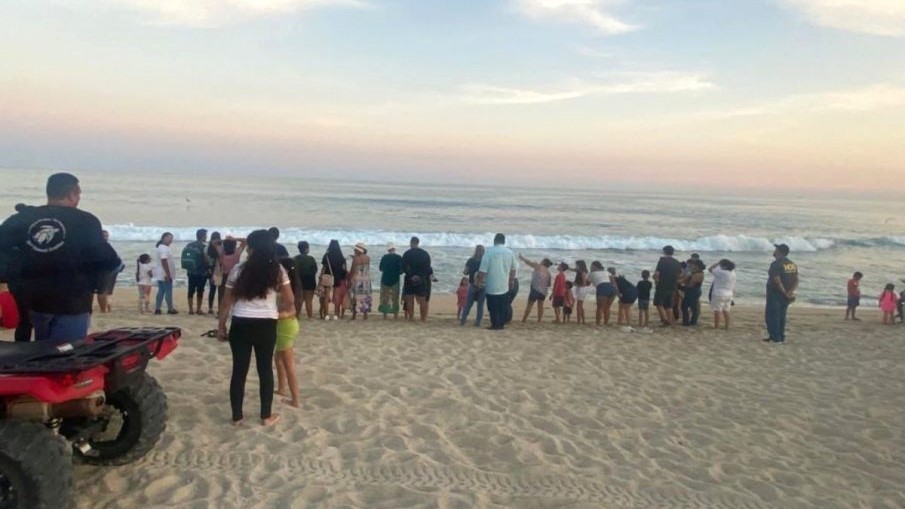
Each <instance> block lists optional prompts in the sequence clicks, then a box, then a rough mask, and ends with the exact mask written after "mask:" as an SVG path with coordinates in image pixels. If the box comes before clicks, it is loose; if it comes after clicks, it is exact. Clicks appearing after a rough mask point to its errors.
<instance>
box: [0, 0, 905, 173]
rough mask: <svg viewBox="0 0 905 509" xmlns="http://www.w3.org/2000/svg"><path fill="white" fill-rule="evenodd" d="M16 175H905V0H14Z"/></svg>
mask: <svg viewBox="0 0 905 509" xmlns="http://www.w3.org/2000/svg"><path fill="white" fill-rule="evenodd" d="M0 168H24V169H31V168H34V169H42V170H43V169H60V170H77V169H86V170H87V169H90V170H104V171H113V170H128V171H139V172H173V173H192V174H194V173H230V174H239V175H242V174H248V175H257V174H280V175H311V176H315V177H320V178H337V179H364V180H388V181H398V180H409V181H418V182H457V183H467V182H481V183H485V184H488V183H489V184H493V183H507V182H518V183H521V184H532V183H534V184H538V183H539V184H544V183H549V184H551V185H552V184H557V185H559V186H560V187H561V186H563V185H566V186H569V185H593V186H598V187H599V186H604V187H607V186H623V185H635V186H638V187H645V186H654V187H656V188H660V189H662V188H663V187H664V186H670V185H676V186H708V187H717V188H720V187H726V188H767V189H769V188H795V189H817V190H820V189H835V190H839V189H849V190H854V191H859V190H865V191H870V190H889V189H891V188H892V189H898V188H901V187H902V183H903V182H905V0H448V1H435V0H4V1H3V2H0Z"/></svg>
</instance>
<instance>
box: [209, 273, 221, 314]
mask: <svg viewBox="0 0 905 509" xmlns="http://www.w3.org/2000/svg"><path fill="white" fill-rule="evenodd" d="M210 286H211V291H210V293H208V294H207V309H214V301H215V300H216V301H217V306H218V307H219V306H220V301H221V300H223V285H218V284H216V283H214V280H213V279H211V281H210ZM218 295H219V296H220V297H219V298H217V296H218Z"/></svg>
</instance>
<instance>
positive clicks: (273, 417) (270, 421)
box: [261, 415, 280, 426]
mask: <svg viewBox="0 0 905 509" xmlns="http://www.w3.org/2000/svg"><path fill="white" fill-rule="evenodd" d="M278 422H280V416H279V415H271V416H270V417H268V418H266V419H261V426H273V425H274V424H276V423H278Z"/></svg>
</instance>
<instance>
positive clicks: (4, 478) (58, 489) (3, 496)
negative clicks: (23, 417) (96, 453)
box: [0, 420, 72, 509]
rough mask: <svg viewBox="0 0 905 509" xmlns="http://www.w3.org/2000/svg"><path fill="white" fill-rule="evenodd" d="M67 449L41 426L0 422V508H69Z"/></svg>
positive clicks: (59, 438) (69, 462)
mask: <svg viewBox="0 0 905 509" xmlns="http://www.w3.org/2000/svg"><path fill="white" fill-rule="evenodd" d="M71 449H72V448H71V447H70V446H69V443H68V442H66V440H64V439H63V438H62V437H61V436H59V435H57V434H55V433H53V432H52V431H50V430H49V429H47V427H45V426H43V425H41V424H36V423H32V422H25V421H14V420H0V508H2V509H59V508H64V507H69V492H70V490H71V489H72V456H71V454H70V451H71Z"/></svg>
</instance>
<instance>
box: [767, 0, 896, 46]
mask: <svg viewBox="0 0 905 509" xmlns="http://www.w3.org/2000/svg"><path fill="white" fill-rule="evenodd" d="M780 1H781V2H782V3H784V4H786V5H788V6H790V7H792V8H794V9H797V10H799V11H801V12H802V13H804V15H805V16H806V17H807V18H808V19H809V20H811V22H813V23H815V24H817V25H820V26H825V27H830V28H836V29H839V30H846V31H849V32H857V33H863V34H871V35H883V36H888V37H905V1H903V0H780Z"/></svg>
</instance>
